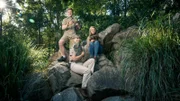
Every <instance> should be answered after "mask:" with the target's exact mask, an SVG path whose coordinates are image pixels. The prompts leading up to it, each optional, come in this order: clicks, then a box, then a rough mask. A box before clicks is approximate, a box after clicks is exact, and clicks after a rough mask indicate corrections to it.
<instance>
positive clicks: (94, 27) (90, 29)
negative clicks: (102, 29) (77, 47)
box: [89, 26, 97, 36]
mask: <svg viewBox="0 0 180 101" xmlns="http://www.w3.org/2000/svg"><path fill="white" fill-rule="evenodd" d="M92 28H94V29H95V30H96V28H95V27H94V26H91V27H90V28H89V36H91V34H92V33H91V29H92ZM94 34H97V30H96V32H95V33H94Z"/></svg>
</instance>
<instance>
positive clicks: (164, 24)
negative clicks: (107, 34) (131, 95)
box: [0, 0, 180, 101]
mask: <svg viewBox="0 0 180 101" xmlns="http://www.w3.org/2000/svg"><path fill="white" fill-rule="evenodd" d="M12 1H13V0H6V3H7V5H9V6H7V8H6V9H4V12H8V16H9V19H8V20H7V19H6V20H5V21H3V30H2V33H1V36H0V48H1V49H0V53H1V57H0V91H1V92H0V100H12V101H14V100H20V98H21V97H20V93H21V92H20V89H21V87H22V81H23V76H24V75H26V74H27V73H29V72H38V71H41V72H43V69H44V68H46V66H47V64H48V61H47V60H48V58H49V56H51V55H52V54H53V53H54V52H55V51H57V50H58V46H57V42H58V40H59V38H60V37H61V36H62V30H61V21H62V19H63V18H64V11H65V9H66V8H68V7H71V8H73V9H74V15H76V16H75V17H77V18H78V19H79V21H80V23H81V24H82V29H81V30H80V31H79V32H78V34H80V35H81V36H82V37H83V39H85V38H86V37H87V35H88V29H89V27H90V26H91V25H94V26H96V27H97V29H98V31H102V30H103V29H105V28H106V27H107V26H109V25H111V24H113V23H119V24H121V27H122V28H123V29H125V28H127V27H129V26H131V25H137V26H139V34H140V37H138V38H136V39H135V40H125V42H124V44H125V45H123V46H122V48H121V50H120V53H119V54H120V55H123V54H124V55H126V54H127V53H128V54H127V55H126V56H128V57H126V58H125V59H124V61H122V63H121V65H122V67H123V68H124V70H125V71H124V73H125V74H126V70H128V69H131V70H132V71H133V73H129V74H128V73H127V74H128V75H130V74H134V75H137V78H131V79H133V80H134V81H135V82H136V84H137V85H135V88H136V90H135V89H134V90H135V93H136V95H137V96H138V97H139V99H140V100H142V101H145V100H147V101H151V100H155V101H163V100H166V101H173V100H178V99H176V98H178V97H177V96H179V95H178V94H179V93H180V88H179V81H180V80H179V79H180V78H179V76H180V75H179V72H180V70H179V67H178V66H179V65H180V62H179V61H180V50H179V43H180V41H179V35H180V31H179V27H178V26H179V25H180V23H179V22H178V21H177V22H172V17H173V16H174V14H175V13H177V12H179V11H180V3H179V1H178V0H99V1H98V3H97V0H68V1H66V0H17V3H18V4H19V6H21V9H19V8H17V7H15V4H14V3H13V2H12ZM4 14H5V13H4ZM107 55H108V54H107Z"/></svg>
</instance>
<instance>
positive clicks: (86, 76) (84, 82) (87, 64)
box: [82, 58, 95, 88]
mask: <svg viewBox="0 0 180 101" xmlns="http://www.w3.org/2000/svg"><path fill="white" fill-rule="evenodd" d="M94 65H95V60H94V59H93V58H91V59H88V60H87V61H86V62H85V63H84V64H83V66H85V67H86V68H88V70H87V71H85V73H84V75H83V80H82V88H86V87H87V83H88V81H89V79H90V77H91V74H92V73H93V72H94Z"/></svg>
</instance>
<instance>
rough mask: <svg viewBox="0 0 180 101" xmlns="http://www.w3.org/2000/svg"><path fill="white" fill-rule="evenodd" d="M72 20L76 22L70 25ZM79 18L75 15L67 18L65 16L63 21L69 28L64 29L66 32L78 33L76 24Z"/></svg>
mask: <svg viewBox="0 0 180 101" xmlns="http://www.w3.org/2000/svg"><path fill="white" fill-rule="evenodd" d="M70 21H72V22H74V23H73V24H71V25H68V23H69V22H70ZM76 22H77V20H76V19H75V18H73V17H67V18H64V19H63V21H62V24H63V25H68V28H66V29H65V30H64V34H76V30H75V24H76Z"/></svg>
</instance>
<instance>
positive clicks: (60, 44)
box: [59, 39, 65, 56]
mask: <svg viewBox="0 0 180 101" xmlns="http://www.w3.org/2000/svg"><path fill="white" fill-rule="evenodd" d="M64 43H65V42H64V40H63V39H60V40H59V49H60V53H61V55H62V56H65V47H64Z"/></svg>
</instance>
